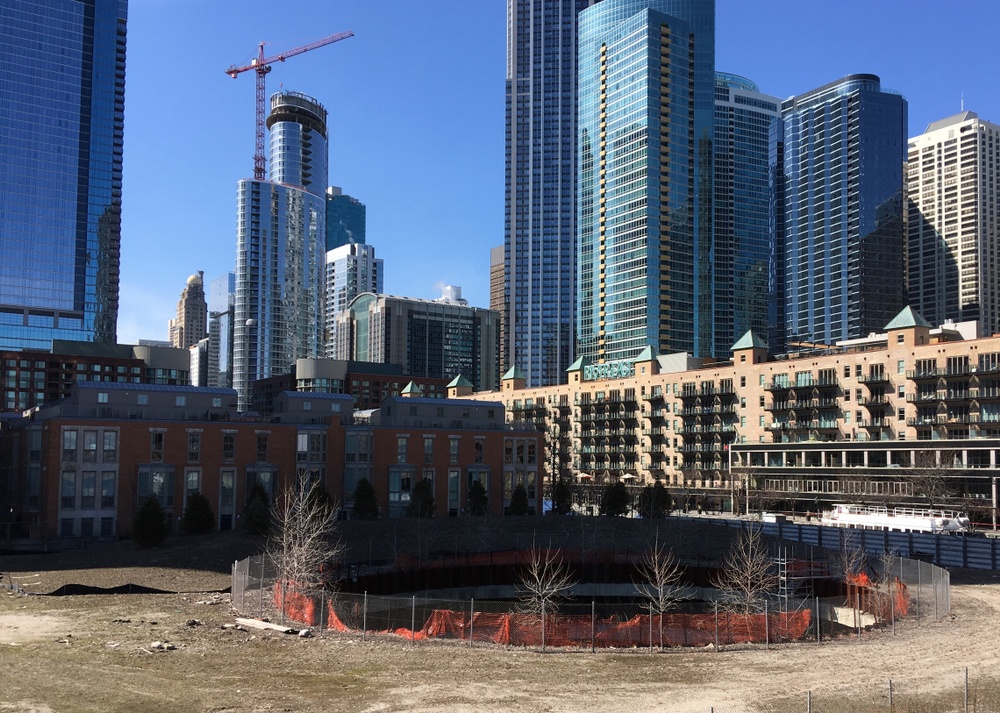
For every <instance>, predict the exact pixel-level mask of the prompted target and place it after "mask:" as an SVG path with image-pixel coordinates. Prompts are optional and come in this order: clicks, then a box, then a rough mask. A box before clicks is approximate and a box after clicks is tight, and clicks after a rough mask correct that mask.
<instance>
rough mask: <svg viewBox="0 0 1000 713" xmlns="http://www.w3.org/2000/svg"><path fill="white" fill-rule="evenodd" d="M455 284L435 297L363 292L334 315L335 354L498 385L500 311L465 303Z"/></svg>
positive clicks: (413, 371)
mask: <svg viewBox="0 0 1000 713" xmlns="http://www.w3.org/2000/svg"><path fill="white" fill-rule="evenodd" d="M461 294H462V293H461V288H459V287H454V286H448V287H445V288H444V295H443V296H442V297H441V298H440V299H437V300H421V299H414V298H408V297H393V296H391V295H376V294H371V293H363V294H360V295H358V296H357V297H356V298H355V299H354V300H353V301H352V302H351V304H350V306H349V307H348V308H347V309H346V310H344V311H343V312H341V313H340V314H339V315H337V320H338V321H339V322H340V324H339V325H338V329H337V335H338V339H339V341H340V343H339V345H338V347H337V355H338V356H337V358H338V359H345V360H350V361H367V362H375V363H379V364H400V365H402V367H403V369H404V371H405V373H407V374H409V375H411V376H420V377H427V378H432V379H453V378H455V377H456V376H464V377H465V378H466V379H468V380H469V381H470V382H472V384H473V386H474V387H475V388H476V389H496V388H498V387H499V386H500V364H499V360H498V359H497V354H498V351H497V340H498V339H499V336H500V315H499V314H497V313H496V312H493V311H491V310H488V309H482V308H479V307H470V306H469V303H468V302H467V301H466V300H464V299H462V297H461Z"/></svg>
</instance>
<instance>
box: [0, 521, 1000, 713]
mask: <svg viewBox="0 0 1000 713" xmlns="http://www.w3.org/2000/svg"><path fill="white" fill-rule="evenodd" d="M255 547H256V543H255V542H254V541H252V540H249V539H247V538H244V537H242V536H239V535H232V536H215V537H214V538H205V539H201V540H199V539H188V540H185V539H183V538H178V539H177V541H175V542H173V543H172V544H171V545H170V546H169V547H166V548H159V549H156V550H138V549H135V548H134V546H132V545H131V544H130V543H120V544H118V545H114V546H111V547H109V548H105V549H101V548H94V549H93V550H82V551H74V552H69V553H62V554H56V555H51V554H50V555H44V556H35V557H24V556H20V557H0V573H2V574H3V578H4V579H3V582H4V583H7V582H9V581H11V580H12V579H13V581H14V582H16V583H18V584H19V586H22V587H24V589H26V590H28V591H35V592H50V591H53V590H55V589H57V588H58V587H59V586H61V585H62V584H66V583H79V584H90V585H93V586H102V587H108V586H116V585H120V584H126V583H134V584H138V585H143V586H148V587H155V588H160V589H170V590H173V591H180V590H182V589H183V590H184V593H181V594H156V595H152V594H118V595H84V596H65V597H48V596H25V595H22V594H15V593H12V592H10V591H8V590H4V589H0V713H6V711H30V712H39V713H42V712H47V711H57V712H62V711H136V710H149V711H216V712H219V713H221V712H224V711H225V712H228V711H233V712H235V711H305V712H313V711H317V712H318V711H373V712H374V711H443V710H447V711H458V712H460V713H461V712H467V711H487V710H488V711H498V710H503V711H595V712H596V711H601V712H602V713H617V712H619V711H622V712H625V711H627V712H628V713H635V712H636V711H677V712H679V713H686V712H688V711H692V712H693V711H698V712H699V713H708V711H710V710H713V709H714V711H715V713H751V712H758V711H760V712H773V713H779V712H780V713H784V712H785V711H805V710H806V696H807V692H811V697H812V711H814V712H815V713H841V712H845V713H851V712H852V711H857V712H859V713H861V712H865V713H867V712H868V711H889V710H890V707H889V701H888V681H889V679H892V681H893V687H894V700H893V703H894V708H893V710H895V711H897V712H904V711H906V712H910V713H918V712H924V711H927V712H930V711H934V712H935V713H937V712H947V711H963V710H964V686H963V680H964V669H965V667H968V669H969V678H970V706H969V710H974V711H978V712H980V713H982V712H990V713H992V712H997V711H1000V648H998V647H997V645H996V643H995V637H996V634H997V632H998V630H1000V577H998V576H996V575H995V574H994V573H987V574H981V573H974V572H956V573H954V574H953V582H956V584H954V586H953V590H952V607H953V611H952V615H951V616H949V617H945V618H944V620H942V621H940V622H936V623H930V622H927V621H923V622H921V625H920V626H919V627H918V626H916V624H915V623H912V622H911V623H908V624H907V625H906V626H905V627H899V630H898V631H897V634H896V635H895V636H894V635H893V634H892V633H891V632H876V633H872V634H866V635H865V637H864V638H862V639H861V641H857V640H855V639H841V640H837V641H832V642H824V643H823V644H820V645H816V644H794V645H784V646H780V647H772V648H771V649H770V650H764V648H763V647H756V648H741V649H739V650H733V651H704V650H698V651H690V650H683V651H682V650H677V649H674V650H669V651H665V652H655V653H649V652H646V651H643V650H627V651H622V650H618V651H615V650H604V651H598V652H597V653H596V654H592V653H590V652H589V651H575V650H574V651H553V650H551V649H550V650H548V651H545V652H542V651H537V650H525V649H503V648H496V647H485V646H484V647H479V646H477V647H476V648H474V649H469V648H467V647H466V646H463V645H462V644H461V643H457V642H417V643H416V645H415V646H411V645H410V643H409V642H408V641H405V640H400V639H397V638H392V637H383V638H378V639H375V640H369V641H362V640H361V639H360V637H358V636H356V635H338V634H332V633H326V632H321V633H320V634H319V635H318V636H316V637H314V638H299V637H295V636H291V635H287V634H281V633H277V632H264V631H256V630H248V631H241V630H239V629H237V628H234V627H232V624H234V615H233V612H232V611H231V609H230V607H229V597H228V595H227V594H219V593H217V592H215V591H214V590H220V589H223V588H225V587H226V586H227V585H228V584H229V574H228V571H229V565H230V564H231V563H232V561H233V560H234V559H236V558H239V557H243V556H246V555H248V554H252V553H253V552H254V551H255ZM195 585H196V586H195ZM224 627H225V628H224ZM154 642H164V643H165V644H170V645H172V646H173V647H175V648H173V649H172V650H164V649H156V648H153V646H152V644H153V643H154Z"/></svg>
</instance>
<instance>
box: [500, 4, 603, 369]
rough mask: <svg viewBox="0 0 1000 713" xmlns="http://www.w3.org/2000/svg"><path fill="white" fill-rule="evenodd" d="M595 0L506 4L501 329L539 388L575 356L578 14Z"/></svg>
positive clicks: (514, 360) (505, 360) (504, 348)
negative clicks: (504, 188)
mask: <svg viewBox="0 0 1000 713" xmlns="http://www.w3.org/2000/svg"><path fill="white" fill-rule="evenodd" d="M595 1H596V0H507V130H506V171H505V173H506V182H507V189H506V190H507V195H506V215H505V220H504V224H505V225H504V301H505V303H506V304H505V305H504V307H505V309H504V319H503V323H504V330H503V334H504V337H503V343H502V344H501V347H500V351H501V355H500V362H501V364H502V365H503V369H504V370H507V369H509V368H510V367H512V366H517V367H519V368H520V369H521V370H522V371H523V372H524V374H525V378H526V379H527V383H528V384H530V385H532V386H545V385H549V384H559V383H563V382H564V381H565V379H566V369H567V367H569V365H570V364H571V363H572V362H573V360H574V359H575V358H576V357H575V350H576V347H575V344H574V330H575V328H576V325H575V319H576V296H577V295H576V212H575V211H576V208H575V195H576V125H577V124H576V121H577V93H576V91H577V87H576V77H577V63H576V56H577V55H576V52H577V13H578V12H579V11H580V10H582V9H584V8H586V7H589V6H590V5H592V4H593V3H594V2H595Z"/></svg>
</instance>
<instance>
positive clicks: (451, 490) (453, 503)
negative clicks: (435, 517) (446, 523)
mask: <svg viewBox="0 0 1000 713" xmlns="http://www.w3.org/2000/svg"><path fill="white" fill-rule="evenodd" d="M461 476H462V471H460V470H459V469H458V468H451V469H449V471H448V515H449V516H451V517H454V516H456V515H458V506H459V492H458V487H459V484H460V483H461Z"/></svg>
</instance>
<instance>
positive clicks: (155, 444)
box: [149, 431, 165, 463]
mask: <svg viewBox="0 0 1000 713" xmlns="http://www.w3.org/2000/svg"><path fill="white" fill-rule="evenodd" d="M164 435H165V434H164V433H163V432H162V431H153V432H152V433H150V434H149V462H150V463H162V462H163V437H164Z"/></svg>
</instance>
